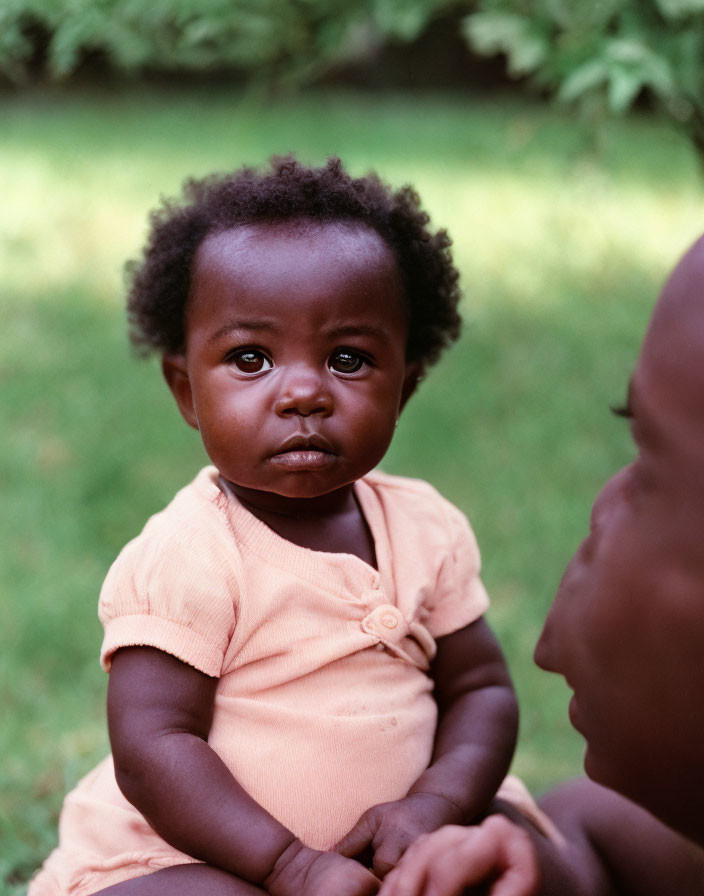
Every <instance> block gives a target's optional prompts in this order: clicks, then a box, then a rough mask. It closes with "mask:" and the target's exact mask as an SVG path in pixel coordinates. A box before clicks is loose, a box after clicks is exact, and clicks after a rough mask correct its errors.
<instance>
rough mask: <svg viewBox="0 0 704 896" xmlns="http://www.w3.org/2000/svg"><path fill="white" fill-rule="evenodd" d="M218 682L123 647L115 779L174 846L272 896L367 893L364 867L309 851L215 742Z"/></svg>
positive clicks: (115, 663)
mask: <svg viewBox="0 0 704 896" xmlns="http://www.w3.org/2000/svg"><path fill="white" fill-rule="evenodd" d="M216 685H217V679H215V678H211V677H209V676H207V675H205V674H203V673H202V672H199V671H198V670H196V669H194V668H192V667H191V666H188V665H187V664H185V663H182V662H181V661H180V660H178V659H175V658H174V657H172V656H170V655H169V654H167V653H164V652H162V651H160V650H156V649H154V648H149V647H129V648H122V649H121V650H118V651H117V653H116V654H115V655H114V657H113V659H112V668H111V671H110V681H109V686H108V725H109V730H110V742H111V745H112V749H113V757H114V761H115V774H116V777H117V782H118V784H119V786H120V789H121V790H122V792H123V793H124V795H125V796H126V798H127V799H128V800H129V801H130V802H131V803H132V804H133V805H134V806H135V807H136V808H137V809H138V810H139V811H140V812H141V813H142V814H143V815H144V817H145V818H146V819H147V821H148V822H149V824H150V825H151V826H152V827H153V828H154V830H155V831H156V832H157V833H158V834H159V835H160V836H161V837H163V839H164V840H166V841H167V842H168V843H170V844H171V845H172V846H174V847H176V848H177V849H179V850H181V851H182V852H185V853H187V854H188V855H190V856H192V857H193V858H196V859H200V860H201V861H203V862H205V863H207V864H210V865H214V866H216V867H218V868H222V869H224V870H225V871H228V872H230V873H232V874H234V875H236V876H237V877H239V878H242V879H244V880H246V881H249V882H251V883H254V884H257V885H259V886H261V887H263V888H264V889H265V890H266V891H267V892H268V893H270V894H273V896H288V894H296V896H299V894H308V896H313V894H317V893H320V894H323V893H331V892H335V893H340V894H344V896H366V894H372V893H375V892H376V889H377V881H376V880H375V878H374V877H373V876H372V875H371V874H369V872H367V871H366V870H365V869H363V868H362V867H361V866H360V865H359V864H357V863H356V862H352V861H349V860H346V859H343V858H342V857H341V856H339V855H335V854H333V853H322V852H318V851H317V850H313V849H309V848H308V847H306V846H304V845H303V843H301V841H300V840H298V839H297V838H296V837H295V836H294V834H293V833H292V832H291V831H289V830H288V829H287V828H286V827H284V825H282V824H280V823H279V822H278V821H276V819H275V818H273V817H272V816H271V815H270V814H269V813H268V812H266V810H265V809H263V808H262V807H261V806H260V805H259V804H258V803H256V802H255V801H254V800H253V799H252V798H251V797H250V796H249V795H248V794H247V793H246V792H245V791H244V790H243V788H242V787H241V786H240V785H239V784H238V783H237V781H236V780H235V779H234V777H233V776H232V774H231V773H230V771H229V769H228V768H227V767H226V766H225V764H224V763H223V762H222V760H221V759H220V758H219V756H218V755H217V754H216V753H215V752H214V751H213V750H212V749H211V747H210V746H209V745H208V742H207V738H208V734H209V732H210V726H211V722H212V717H213V707H214V700H215V688H216Z"/></svg>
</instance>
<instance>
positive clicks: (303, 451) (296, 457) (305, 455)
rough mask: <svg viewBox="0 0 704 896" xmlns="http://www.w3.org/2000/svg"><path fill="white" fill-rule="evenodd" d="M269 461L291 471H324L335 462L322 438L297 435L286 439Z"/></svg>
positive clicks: (333, 453) (330, 447)
mask: <svg viewBox="0 0 704 896" xmlns="http://www.w3.org/2000/svg"><path fill="white" fill-rule="evenodd" d="M271 460H272V463H275V464H276V465H277V466H281V467H285V468H286V469H288V470H291V471H306V470H324V469H326V468H327V467H329V466H331V465H332V464H333V463H334V462H335V460H336V455H335V452H334V451H333V448H332V445H331V444H330V443H329V442H328V440H327V439H326V438H324V437H323V436H320V435H318V434H315V435H311V436H303V435H299V434H297V435H295V436H291V437H290V438H288V439H286V440H285V441H284V442H283V444H282V445H281V446H280V447H279V448H278V450H277V451H276V452H275V453H274V454H273V455H272V457H271Z"/></svg>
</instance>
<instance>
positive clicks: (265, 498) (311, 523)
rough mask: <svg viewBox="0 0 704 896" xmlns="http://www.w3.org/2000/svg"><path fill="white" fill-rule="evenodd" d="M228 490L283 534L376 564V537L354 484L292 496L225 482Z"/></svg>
mask: <svg viewBox="0 0 704 896" xmlns="http://www.w3.org/2000/svg"><path fill="white" fill-rule="evenodd" d="M223 485H224V488H225V491H226V492H227V493H229V494H231V495H234V497H235V498H236V499H237V500H238V501H239V502H240V504H242V505H243V507H245V508H246V509H247V510H248V511H249V512H250V513H251V514H253V515H254V516H256V517H257V519H259V520H261V521H262V522H263V523H265V524H266V525H267V526H269V528H270V529H273V530H274V532H276V534H277V535H279V536H280V537H281V538H285V539H286V541H290V542H292V543H293V544H297V545H299V546H300V547H304V548H309V549H311V550H314V551H325V552H327V553H335V554H338V553H342V554H354V555H355V556H357V557H359V558H360V559H361V560H364V562H365V563H368V564H369V565H370V566H374V567H375V566H376V556H375V551H374V539H373V538H372V535H371V532H370V530H369V526H368V525H367V521H366V520H365V518H364V514H363V513H362V509H361V507H360V506H359V504H358V503H357V498H356V496H355V493H354V487H353V485H351V484H350V485H347V486H344V487H343V488H341V489H336V490H335V491H334V492H329V493H328V494H325V495H319V496H317V497H315V498H289V497H286V496H284V495H276V494H273V493H271V492H263V491H258V490H256V489H248V488H242V487H241V486H238V485H235V484H234V483H232V482H224V483H223Z"/></svg>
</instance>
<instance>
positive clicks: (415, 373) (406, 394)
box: [399, 361, 422, 411]
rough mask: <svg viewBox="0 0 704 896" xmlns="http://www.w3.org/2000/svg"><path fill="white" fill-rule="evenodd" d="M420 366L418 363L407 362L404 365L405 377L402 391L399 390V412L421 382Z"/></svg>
mask: <svg viewBox="0 0 704 896" xmlns="http://www.w3.org/2000/svg"><path fill="white" fill-rule="evenodd" d="M421 379H422V376H421V366H420V361H409V362H408V364H406V375H405V377H404V379H403V389H402V390H401V406H400V408H399V411H402V410H403V408H404V406H405V404H406V402H407V401H408V399H409V398H410V397H411V395H413V393H414V392H415V391H416V387H417V386H418V383H419V382H420V381H421Z"/></svg>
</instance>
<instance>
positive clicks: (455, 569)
mask: <svg viewBox="0 0 704 896" xmlns="http://www.w3.org/2000/svg"><path fill="white" fill-rule="evenodd" d="M440 500H441V502H442V506H441V509H442V515H443V517H444V523H445V528H446V531H447V553H446V555H445V557H444V559H443V561H442V564H441V566H440V570H439V573H438V579H437V588H436V590H435V593H434V594H433V595H432V596H430V597H429V599H428V600H427V601H426V603H425V611H426V614H427V615H426V616H425V623H424V624H425V626H426V628H427V629H428V631H429V632H430V634H431V635H432V636H433V637H434V638H440V637H442V636H443V635H449V634H450V633H451V632H455V631H458V630H459V629H461V628H464V627H465V626H466V625H469V624H470V623H471V622H474V621H475V620H477V619H479V618H480V616H482V615H483V614H484V613H485V612H486V610H487V608H488V606H489V596H488V595H487V593H486V588H485V587H484V583H483V582H482V580H481V578H480V576H479V571H480V567H481V560H480V556H479V547H478V545H477V539H476V538H475V536H474V532H473V531H472V528H471V526H470V525H469V522H468V520H467V517H466V516H465V515H464V514H463V513H462V512H461V511H460V510H458V509H457V508H456V507H455V506H454V504H451V503H450V502H449V501H446V500H445V499H444V498H441V499H440Z"/></svg>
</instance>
